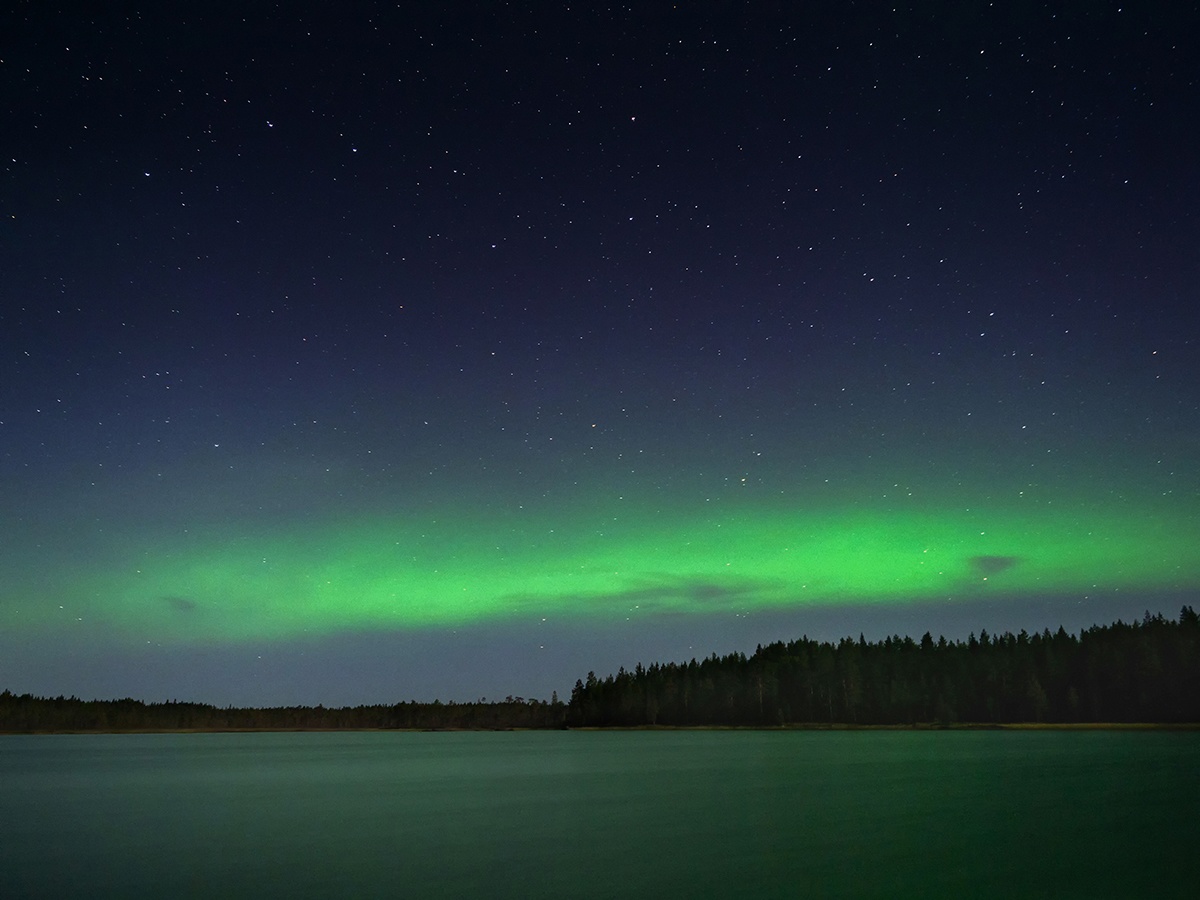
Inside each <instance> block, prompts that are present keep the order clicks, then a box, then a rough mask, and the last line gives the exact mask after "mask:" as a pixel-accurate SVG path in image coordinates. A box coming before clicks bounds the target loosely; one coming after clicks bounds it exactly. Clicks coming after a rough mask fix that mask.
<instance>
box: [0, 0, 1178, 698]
mask: <svg viewBox="0 0 1200 900" xmlns="http://www.w3.org/2000/svg"><path fill="white" fill-rule="evenodd" d="M12 7H15V8H12ZM12 7H10V9H9V10H8V11H6V12H5V13H3V14H2V16H0V18H2V21H0V36H2V37H0V151H2V152H0V535H2V536H3V542H2V544H0V688H4V687H7V688H9V689H11V690H14V691H17V692H25V691H29V692H32V693H40V694H48V695H55V694H59V693H63V694H67V695H70V694H76V695H79V696H81V697H89V698H90V697H120V696H134V697H138V698H142V699H146V700H163V699H170V698H176V699H186V700H200V701H207V702H213V703H217V704H222V705H223V704H237V705H243V704H254V705H276V704H292V703H304V704H316V703H324V704H326V705H342V704H356V703H375V702H395V701H397V700H402V699H419V700H432V699H434V698H435V697H437V698H440V699H442V700H471V699H477V698H479V697H487V698H489V699H495V698H500V697H503V696H505V695H515V696H525V697H541V698H548V697H549V696H550V694H551V692H552V691H557V692H558V693H559V694H560V696H565V695H566V694H567V693H569V691H570V688H571V686H572V685H573V684H574V681H575V679H576V678H578V677H581V676H583V675H585V674H586V673H587V671H588V670H591V669H594V670H596V671H597V672H598V673H600V674H601V675H603V674H605V673H606V672H610V671H613V670H615V669H616V668H617V667H618V666H620V665H625V666H627V667H632V666H633V664H634V663H636V662H638V661H642V662H645V663H649V662H652V661H667V660H687V659H690V658H692V657H693V656H695V657H704V656H708V655H709V654H711V653H713V652H717V653H722V654H724V653H728V652H732V651H735V650H742V651H745V652H750V651H752V650H753V649H754V646H755V645H756V644H757V643H759V642H762V643H767V642H770V641H774V640H780V639H791V638H795V637H799V636H800V635H801V634H808V635H809V636H810V637H815V638H820V639H834V640H836V639H837V638H839V637H842V636H844V635H854V636H857V635H858V634H859V633H860V632H861V633H864V634H865V636H866V637H867V638H868V639H879V638H882V637H884V636H886V635H888V634H894V633H900V634H912V635H914V636H917V637H919V636H920V634H921V633H923V632H924V631H926V630H930V631H932V632H933V633H934V634H935V635H937V634H939V633H944V634H946V635H947V636H948V637H960V638H965V637H966V636H967V634H968V633H969V632H971V631H975V632H978V631H979V630H980V629H981V628H986V629H988V630H991V631H998V630H1009V629H1011V630H1014V631H1015V630H1017V629H1020V628H1027V629H1030V630H1035V629H1036V630H1040V629H1042V628H1044V627H1050V628H1052V629H1054V628H1057V627H1058V626H1059V625H1060V624H1062V625H1064V626H1066V627H1067V628H1068V629H1069V630H1078V629H1079V628H1082V627H1087V626H1089V625H1092V624H1098V623H1107V622H1111V621H1113V620H1115V619H1117V618H1124V619H1126V620H1129V619H1131V618H1135V617H1140V616H1141V615H1142V613H1143V611H1144V610H1146V609H1150V610H1152V611H1162V612H1163V613H1164V614H1166V615H1168V616H1174V615H1176V614H1177V613H1178V610H1179V608H1180V606H1181V605H1182V604H1183V603H1185V602H1187V603H1194V602H1196V596H1197V588H1198V587H1200V467H1198V465H1197V463H1198V461H1200V377H1198V376H1200V365H1198V363H1200V357H1198V351H1200V343H1198V332H1197V329H1198V326H1200V296H1198V294H1197V284H1198V283H1200V277H1198V276H1200V253H1197V247H1200V228H1198V227H1197V225H1198V219H1197V210H1198V209H1200V165H1198V162H1200V159H1198V153H1197V146H1200V143H1198V138H1200V135H1198V134H1197V131H1198V130H1200V129H1198V126H1197V124H1196V121H1197V119H1196V115H1195V112H1196V110H1197V109H1198V108H1200V84H1198V80H1197V79H1198V77H1200V52H1198V50H1197V48H1196V46H1195V36H1196V34H1198V33H1200V12H1198V10H1197V7H1196V5H1195V4H1189V3H1166V2H1157V3H1141V4H1127V5H1124V6H1123V5H1122V4H1120V3H1114V2H1108V0H1087V2H1063V3H1037V2H1023V3H995V4H992V3H986V2H971V0H967V2H922V3H874V2H858V3H846V2H818V3H805V4H800V3H736V2H724V0H713V2H706V3H680V4H675V5H672V4H659V3H636V4H631V5H630V6H617V5H609V4H564V3H543V2H532V3H513V4H505V3H494V2H486V3H484V2H455V3H446V4H439V3H424V4H415V3H399V4H396V3H377V2H347V3H337V4H333V3H317V2H296V3H283V4H268V3H257V2H239V3H227V2H215V0H208V2H204V3H171V4H161V3H152V4H151V3H140V4H139V3H132V4H108V5H104V4H101V5H96V4H74V3H58V4H54V3H41V2H39V3H18V4H14V5H12Z"/></svg>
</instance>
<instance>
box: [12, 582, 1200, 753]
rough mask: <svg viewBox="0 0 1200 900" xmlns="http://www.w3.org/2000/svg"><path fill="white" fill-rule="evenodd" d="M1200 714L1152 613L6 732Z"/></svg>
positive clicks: (67, 702) (1189, 659)
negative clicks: (569, 681)
mask: <svg viewBox="0 0 1200 900" xmlns="http://www.w3.org/2000/svg"><path fill="white" fill-rule="evenodd" d="M1014 722H1046V723H1056V722H1057V723H1075V722H1081V723H1083V722H1149V723H1184V722H1189V723H1194V722H1200V616H1197V614H1196V612H1195V611H1194V610H1193V609H1192V608H1191V607H1190V606H1185V607H1184V608H1183V609H1182V611H1181V612H1180V614H1179V619H1178V621H1171V620H1169V619H1164V618H1163V617H1162V615H1161V614H1160V615H1151V614H1150V613H1149V612H1147V613H1146V615H1145V617H1144V618H1143V619H1142V620H1141V621H1140V622H1132V623H1130V624H1126V623H1124V622H1121V621H1117V622H1116V623H1114V624H1112V625H1098V626H1095V627H1092V628H1088V629H1086V630H1084V631H1082V632H1080V633H1079V635H1077V636H1076V635H1071V634H1068V633H1067V632H1066V631H1065V630H1064V629H1062V628H1061V627H1060V628H1059V629H1058V631H1057V632H1055V633H1053V634H1052V633H1051V632H1050V631H1049V630H1048V629H1047V630H1045V631H1043V632H1041V633H1040V634H1033V635H1029V634H1027V633H1026V632H1025V631H1021V632H1019V633H1018V634H1016V635H1014V634H1012V633H1009V632H1006V633H1004V634H1002V635H999V636H992V635H989V634H988V633H987V632H986V631H984V632H981V633H980V634H979V636H978V637H976V636H975V635H974V634H972V635H971V636H970V637H969V638H968V639H967V640H966V641H947V640H946V639H945V638H944V637H943V638H939V639H937V640H934V639H933V637H932V636H931V635H930V634H929V633H928V632H927V633H926V634H925V635H924V637H922V638H921V640H920V641H914V640H913V639H912V638H909V637H904V638H901V637H898V636H897V637H889V638H886V639H884V640H883V641H877V642H873V643H868V642H867V641H866V640H864V639H863V637H862V636H861V635H860V636H859V638H858V640H854V639H852V638H849V637H846V638H843V639H842V640H840V641H838V642H837V643H830V642H828V641H814V640H810V639H809V638H807V637H803V638H800V639H799V640H796V641H791V642H783V641H780V642H777V643H774V644H769V645H768V646H766V647H763V646H759V647H758V649H757V650H756V651H755V652H754V654H753V655H751V656H749V657H747V656H746V655H745V654H744V653H731V654H729V655H727V656H717V655H716V654H713V655H712V656H710V657H709V658H708V659H705V660H703V661H700V662H697V661H696V660H695V659H693V660H691V661H690V662H688V663H666V664H659V663H655V664H652V665H651V666H650V667H649V668H646V667H643V666H642V664H641V663H638V664H637V666H636V667H635V668H634V670H633V671H627V670H625V669H624V668H622V669H621V670H620V671H618V672H617V673H616V674H615V675H609V676H608V677H606V678H604V679H600V678H598V677H597V676H596V675H595V673H594V672H589V673H588V675H587V679H586V680H583V679H581V680H579V681H577V682H575V688H574V690H573V691H572V692H571V699H570V702H569V703H566V704H564V703H562V702H560V701H559V699H558V696H557V694H555V695H554V696H553V697H552V698H551V699H550V700H549V701H545V700H526V699H524V698H521V697H507V698H505V699H504V700H501V701H496V702H487V701H485V700H479V701H478V702H469V703H440V702H438V701H434V702H433V703H417V702H407V703H397V704H393V705H374V706H354V707H340V708H326V707H323V706H316V707H312V706H290V707H268V708H236V707H223V708H222V707H216V706H210V705H208V704H204V703H181V702H176V701H169V702H165V703H144V702H142V701H140V700H131V699H124V700H80V699H79V698H77V697H61V696H60V697H54V698H43V697H34V696H32V695H30V694H21V695H17V694H13V693H12V692H10V691H7V690H6V691H4V692H2V693H0V731H4V732H38V731H59V732H81V731H192V730H194V731H239V730H263V731H289V730H320V729H330V730H353V729H421V730H442V729H446V730H450V729H472V730H487V729H497V730H499V729H511V728H563V727H584V726H594V727H605V726H654V725H660V726H689V725H700V726H703V725H742V726H776V725H793V724H799V725H804V724H808V725H822V724H859V725H912V724H945V725H949V724H954V723H980V724H988V723H996V724H1002V723H1014Z"/></svg>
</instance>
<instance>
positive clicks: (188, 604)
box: [162, 597, 196, 613]
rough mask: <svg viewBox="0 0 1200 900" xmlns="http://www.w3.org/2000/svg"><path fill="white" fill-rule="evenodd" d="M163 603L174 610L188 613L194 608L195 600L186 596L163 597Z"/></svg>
mask: <svg viewBox="0 0 1200 900" xmlns="http://www.w3.org/2000/svg"><path fill="white" fill-rule="evenodd" d="M162 599H163V603H165V604H167V606H169V607H171V609H173V610H175V611H176V612H181V613H190V612H192V611H193V610H194V609H195V608H196V601H195V600H189V599H188V598H187V597H163V598H162Z"/></svg>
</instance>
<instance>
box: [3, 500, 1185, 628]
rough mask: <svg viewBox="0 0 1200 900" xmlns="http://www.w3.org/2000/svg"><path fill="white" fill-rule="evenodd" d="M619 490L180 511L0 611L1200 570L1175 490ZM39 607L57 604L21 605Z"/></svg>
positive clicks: (1053, 584) (411, 619) (121, 617)
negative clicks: (344, 516)
mask: <svg viewBox="0 0 1200 900" xmlns="http://www.w3.org/2000/svg"><path fill="white" fill-rule="evenodd" d="M628 506H629V504H625V505H622V506H620V507H619V510H613V509H609V510H606V511H604V512H596V513H595V514H594V515H589V514H586V513H583V512H578V511H577V512H574V513H572V514H570V515H562V516H559V517H558V518H557V519H555V518H554V517H552V516H538V515H534V514H531V513H527V514H525V517H524V518H519V517H517V516H513V515H508V516H496V515H493V516H491V517H489V518H484V519H481V518H480V517H479V516H478V515H476V516H473V517H472V516H467V515H465V514H464V515H446V516H439V517H437V518H433V517H429V518H427V519H426V520H425V521H420V522H416V521H413V520H411V519H401V518H396V517H385V516H381V517H374V518H370V519H363V520H351V521H325V522H324V523H322V524H320V525H312V526H309V527H307V528H305V529H297V528H287V529H283V528H279V529H276V530H274V531H272V530H270V529H266V530H263V529H261V528H260V529H259V530H257V531H255V530H253V529H250V528H243V529H242V530H241V531H238V530H236V529H223V530H222V531H220V532H217V531H215V530H214V531H212V532H211V533H204V532H203V531H201V532H196V531H195V530H192V531H190V532H189V533H188V534H186V535H184V536H183V537H182V538H178V539H173V538H163V539H161V540H160V541H158V542H157V543H155V545H154V546H147V545H143V546H141V547H140V548H139V549H138V550H137V551H136V552H135V553H133V554H132V555H130V553H129V551H128V545H126V546H125V553H124V555H123V556H122V555H118V556H119V558H112V559H108V560H104V561H101V562H100V564H94V565H87V566H84V567H81V570H80V571H76V572H74V573H72V572H71V571H70V570H64V571H63V572H62V573H60V574H58V575H57V576H53V577H50V578H42V579H40V580H39V582H38V585H37V587H36V589H37V590H40V591H42V592H46V591H48V590H53V591H55V596H56V597H58V598H61V599H60V601H59V603H58V604H53V605H51V604H48V603H37V604H33V605H32V607H31V606H30V605H25V604H16V605H15V608H14V605H10V606H8V607H7V611H8V618H9V623H8V624H9V625H10V626H11V625H20V626H23V627H26V628H37V627H39V626H41V627H55V626H58V627H62V625H63V624H65V623H68V622H69V623H89V624H91V625H93V626H95V625H99V626H102V627H103V628H106V629H113V630H115V631H117V632H119V633H122V634H126V635H130V636H136V637H138V638H139V639H145V640H153V641H166V642H187V643H192V642H194V643H209V642H227V641H239V640H261V639H268V640H270V639H283V638H290V637H302V636H310V637H316V636H320V635H324V634H331V633H335V632H343V631H353V630H379V629H421V628H447V627H456V626H459V625H465V624H471V623H488V622H501V621H540V620H541V619H542V618H546V619H548V620H554V621H562V620H563V619H564V618H569V619H570V620H573V621H577V622H580V621H582V622H586V621H596V622H603V621H619V620H623V619H625V618H630V617H634V616H652V615H655V614H659V613H697V614H703V613H733V612H739V613H746V612H752V611H755V610H764V609H781V608H788V607H796V606H801V605H813V604H863V603H880V604H894V603H905V602H920V601H937V600H941V601H945V600H954V601H966V602H969V601H971V600H973V599H977V598H983V597H988V596H991V597H1003V596H1012V595H1023V596H1038V595H1044V596H1061V595H1064V594H1076V595H1082V594H1087V593H1095V592H1099V591H1106V590H1107V591H1111V590H1120V591H1139V590H1140V591H1177V590H1185V589H1194V588H1196V587H1200V561H1198V548H1200V522H1198V521H1197V518H1196V517H1195V516H1194V515H1191V513H1190V510H1189V509H1188V508H1187V504H1186V503H1183V502H1180V501H1178V500H1175V501H1171V500H1170V499H1169V498H1168V499H1163V500H1162V502H1161V503H1159V504H1158V505H1157V506H1154V505H1150V504H1145V503H1143V504H1137V505H1134V504H1130V503H1122V502H1114V503H1113V504H1111V505H1109V506H1107V507H1105V506H1100V505H1097V504H1095V503H1088V502H1077V503H1074V504H1071V503H1067V504H1054V505H1042V506H1038V507H1036V508H1034V507H1033V506H1032V505H1026V506H1022V505H1021V504H1013V505H1010V506H1007V507H1002V506H1001V507H998V506H986V505H981V506H978V507H973V508H970V509H967V508H964V507H963V506H961V505H960V506H955V507H953V508H941V509H932V510H931V509H929V508H925V509H923V510H921V511H919V512H916V511H912V510H911V509H905V508H904V507H903V506H902V505H901V504H897V505H896V506H894V507H891V508H882V507H875V508H871V509H862V508H855V507H849V508H840V509H838V508H831V509H825V510H823V511H820V512H812V511H808V512H798V511H795V510H784V509H778V508H767V509H764V508H762V507H761V506H754V505H751V504H744V505H742V506H738V505H736V504H732V503H727V504H723V505H722V509H721V510H720V514H719V515H717V514H714V513H715V512H716V511H715V510H712V509H709V510H706V512H707V513H708V514H707V515H704V514H702V513H703V512H705V511H701V512H699V513H698V512H696V511H692V513H691V514H687V515H685V514H683V513H680V512H674V513H665V512H662V511H650V510H646V511H640V512H637V513H636V514H630V510H629V509H628ZM614 512H616V513H617V514H614ZM84 570H86V571H84ZM18 587H20V588H21V589H23V590H26V591H31V590H34V589H35V586H34V585H32V584H29V585H24V586H23V587H22V586H18ZM44 596H46V595H45V594H44V593H43V597H44ZM47 606H50V607H51V608H52V610H53V613H54V615H52V616H47V615H46V614H44V613H38V614H36V615H35V613H34V610H35V609H36V610H43V609H45V608H46V607H47ZM22 607H23V609H22ZM35 619H36V621H35Z"/></svg>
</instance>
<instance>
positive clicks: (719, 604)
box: [510, 576, 777, 612]
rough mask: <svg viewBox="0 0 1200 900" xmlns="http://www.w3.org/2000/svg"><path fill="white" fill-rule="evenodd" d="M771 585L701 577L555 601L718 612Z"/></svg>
mask: <svg viewBox="0 0 1200 900" xmlns="http://www.w3.org/2000/svg"><path fill="white" fill-rule="evenodd" d="M775 587H777V585H776V584H775V583H774V582H767V581H759V580H753V579H741V580H731V581H712V580H709V579H704V578H675V577H670V576H664V577H663V578H662V580H661V581H660V580H657V579H656V580H654V581H645V580H643V581H642V582H641V583H640V584H638V585H635V586H631V587H629V588H626V589H624V590H619V591H604V592H599V593H594V594H558V595H556V596H555V597H554V600H555V601H557V602H559V603H565V604H569V605H572V606H581V607H589V608H591V609H593V610H597V611H600V610H608V611H620V610H630V609H639V610H641V611H643V612H675V611H680V610H683V609H688V608H691V609H694V610H706V611H712V610H721V609H731V608H734V607H739V608H740V607H742V606H745V605H746V604H747V603H755V602H756V601H757V600H759V599H760V598H761V597H762V595H763V594H764V593H765V592H767V591H769V590H770V589H771V588H775ZM510 599H513V600H520V601H523V602H533V603H537V602H542V601H544V600H545V599H546V598H544V597H535V596H531V595H522V596H518V597H512V598H510Z"/></svg>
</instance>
